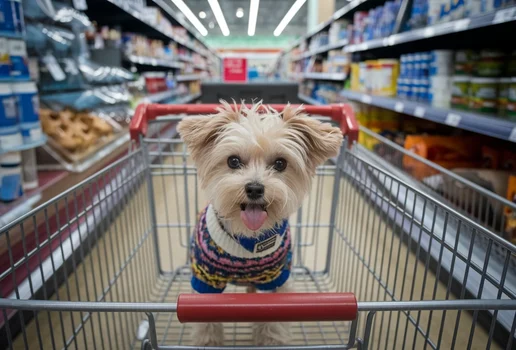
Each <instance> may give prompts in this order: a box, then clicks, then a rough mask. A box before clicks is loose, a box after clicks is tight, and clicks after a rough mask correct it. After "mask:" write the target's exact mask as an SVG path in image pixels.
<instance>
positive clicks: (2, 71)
mask: <svg viewBox="0 0 516 350" xmlns="http://www.w3.org/2000/svg"><path fill="white" fill-rule="evenodd" d="M10 71H11V60H10V59H9V46H8V41H7V39H6V38H0V80H7V79H9V75H10Z"/></svg>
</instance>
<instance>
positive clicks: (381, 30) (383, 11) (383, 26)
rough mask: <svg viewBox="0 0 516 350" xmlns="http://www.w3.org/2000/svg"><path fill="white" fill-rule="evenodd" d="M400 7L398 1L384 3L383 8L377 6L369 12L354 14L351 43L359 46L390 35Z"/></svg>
mask: <svg viewBox="0 0 516 350" xmlns="http://www.w3.org/2000/svg"><path fill="white" fill-rule="evenodd" d="M400 6H401V1H400V0H394V1H386V2H385V4H384V5H383V6H378V7H376V8H374V9H372V10H370V11H369V12H364V11H357V12H355V14H354V16H353V35H352V43H353V44H359V43H362V42H364V41H368V40H372V39H377V38H384V37H386V36H389V35H391V34H392V33H393V30H394V25H395V23H396V17H397V15H398V12H399V9H400Z"/></svg>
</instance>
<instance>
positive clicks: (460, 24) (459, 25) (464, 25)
mask: <svg viewBox="0 0 516 350" xmlns="http://www.w3.org/2000/svg"><path fill="white" fill-rule="evenodd" d="M470 22H471V20H470V19H469V18H464V19H461V20H458V21H456V22H455V24H454V25H453V30H454V31H456V32H461V31H463V30H466V29H468V27H469V23H470Z"/></svg>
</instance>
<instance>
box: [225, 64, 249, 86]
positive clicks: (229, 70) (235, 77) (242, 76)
mask: <svg viewBox="0 0 516 350" xmlns="http://www.w3.org/2000/svg"><path fill="white" fill-rule="evenodd" d="M223 64H224V81H232V82H246V81H247V59H245V58H224V62H223Z"/></svg>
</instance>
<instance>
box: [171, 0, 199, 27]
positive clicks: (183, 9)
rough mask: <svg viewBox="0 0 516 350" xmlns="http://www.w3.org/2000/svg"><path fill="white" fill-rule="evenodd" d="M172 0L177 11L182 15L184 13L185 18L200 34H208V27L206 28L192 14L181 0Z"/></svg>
mask: <svg viewBox="0 0 516 350" xmlns="http://www.w3.org/2000/svg"><path fill="white" fill-rule="evenodd" d="M172 2H173V3H174V5H176V6H177V8H178V9H179V11H181V12H182V13H183V15H185V16H186V18H188V20H189V21H190V23H192V25H193V26H194V27H195V29H197V30H198V31H199V33H201V35H202V36H206V35H208V29H206V27H205V26H203V25H202V23H201V21H199V19H198V18H197V17H196V16H195V15H194V13H193V12H192V10H190V8H189V7H188V6H186V4H185V3H184V2H183V0H172Z"/></svg>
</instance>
